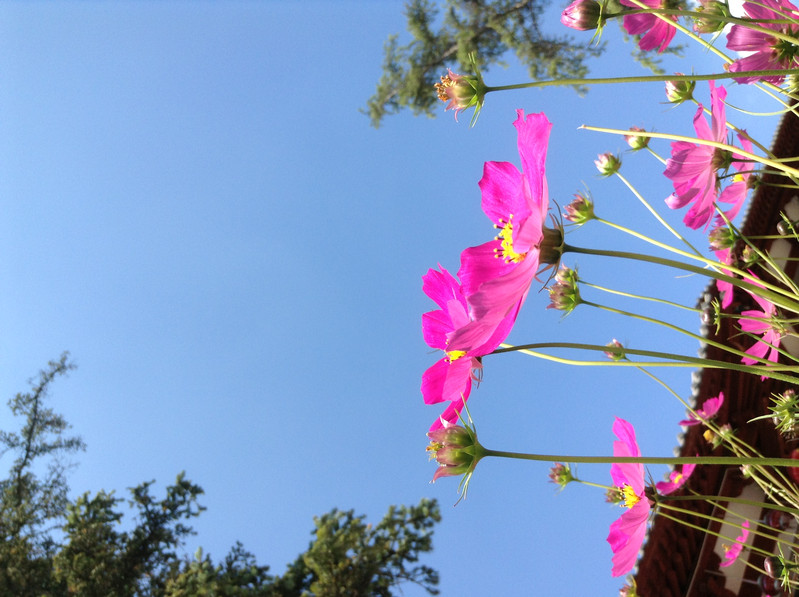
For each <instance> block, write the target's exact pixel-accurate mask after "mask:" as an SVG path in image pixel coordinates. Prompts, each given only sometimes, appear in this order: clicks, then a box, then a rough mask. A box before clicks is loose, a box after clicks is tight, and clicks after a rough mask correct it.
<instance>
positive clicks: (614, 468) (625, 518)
mask: <svg viewBox="0 0 799 597" xmlns="http://www.w3.org/2000/svg"><path fill="white" fill-rule="evenodd" d="M613 433H615V434H616V437H618V438H619V441H616V442H613V455H614V456H640V455H641V450H640V449H639V448H638V444H637V443H636V441H635V430H634V429H633V426H632V425H630V424H629V423H628V422H627V421H625V420H623V419H620V418H618V417H616V421H615V423H613ZM610 476H611V478H612V479H613V484H614V485H615V486H616V487H618V488H619V490H620V491H621V494H622V497H623V499H624V505H625V506H626V507H627V508H628V510H626V511H625V512H624V514H622V515H621V518H619V519H618V520H616V521H614V522H613V523H612V524H611V525H610V534H609V535H608V539H607V541H608V543H609V544H610V548H611V550H613V570H612V573H613V576H623V575H625V574H627V573H628V572H629V571H630V570H632V569H633V566H635V562H636V560H637V559H638V551H639V550H640V549H641V545H642V544H643V542H644V537H645V535H646V523H647V520H648V519H649V511H650V508H651V506H650V505H649V499H648V498H647V497H646V495H644V487H645V483H644V465H643V464H612V465H611V466H610Z"/></svg>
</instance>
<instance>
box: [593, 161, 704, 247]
mask: <svg viewBox="0 0 799 597" xmlns="http://www.w3.org/2000/svg"><path fill="white" fill-rule="evenodd" d="M616 176H617V177H618V178H619V180H621V181H622V182H623V183H624V184H625V185H626V186H627V188H628V189H630V192H632V194H633V195H635V197H636V198H637V199H638V201H640V202H641V203H642V204H643V206H644V207H646V208H647V209H648V210H649V213H651V214H652V215H653V216H654V217H655V219H656V220H657V221H658V222H659V223H660V225H661V226H663V227H664V228H665V229H666V230H668V231H669V232H671V233H672V235H674V236H675V237H677V239H679V240H680V241H682V242H683V244H685V245H686V246H687V247H688V248H689V249H691V251H693V252H694V254H695V255H697V256H698V257H700V258H702V255H701V253H700V252H699V251H697V250H696V248H695V247H694V246H693V245H692V244H691V243H690V242H688V239H686V238H685V237H684V236H683V235H681V234H680V233H679V232H677V231H676V230H675V229H674V228H673V227H672V226H671V224H669V223H668V222H667V221H666V220H664V219H663V216H661V215H660V213H658V212H657V210H655V209H654V208H653V207H652V206H651V205H650V204H649V202H648V201H647V200H646V199H644V196H643V195H641V193H639V192H638V189H636V188H635V187H634V186H633V185H632V183H631V182H630V181H628V180H627V179H626V178H624V176H622V175H621V173H620V172H616ZM596 219H597V220H599V221H600V222H602V223H604V224H606V225H607V226H610V227H612V228H616V230H620V231H621V232H626V233H627V234H630V235H632V236H635V237H636V238H640V239H641V240H643V241H646V242H648V243H650V244H653V245H655V246H659V247H661V248H663V249H666V250H668V251H677V252H680V251H679V250H678V249H675V248H674V247H671V246H670V245H666V244H664V243H660V242H658V241H656V240H654V239H652V238H649V237H648V236H644V235H643V234H641V233H639V232H636V231H635V230H631V229H629V228H625V227H624V226H619V225H618V224H614V223H612V222H609V221H607V220H603V219H602V218H598V217H597V218H596Z"/></svg>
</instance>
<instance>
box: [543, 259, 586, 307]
mask: <svg viewBox="0 0 799 597" xmlns="http://www.w3.org/2000/svg"><path fill="white" fill-rule="evenodd" d="M549 300H550V303H549V305H548V306H547V309H558V310H559V311H563V312H564V314H565V315H568V314H569V313H571V312H572V311H574V308H575V307H576V306H577V305H579V304H580V303H581V302H582V300H581V299H580V289H579V288H578V287H577V271H576V270H573V269H571V268H570V267H566V266H565V265H562V266H561V267H560V269H559V270H558V273H557V274H555V283H554V284H552V286H550V287H549Z"/></svg>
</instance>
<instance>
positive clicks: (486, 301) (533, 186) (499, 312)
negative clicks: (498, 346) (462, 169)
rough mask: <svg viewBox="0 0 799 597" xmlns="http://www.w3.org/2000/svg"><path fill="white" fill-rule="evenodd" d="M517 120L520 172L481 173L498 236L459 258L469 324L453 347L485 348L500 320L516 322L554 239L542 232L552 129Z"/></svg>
mask: <svg viewBox="0 0 799 597" xmlns="http://www.w3.org/2000/svg"><path fill="white" fill-rule="evenodd" d="M516 114H517V118H516V121H515V122H514V123H513V124H514V126H515V127H516V130H517V132H518V147H519V155H520V156H521V161H522V172H519V171H518V170H517V169H516V166H514V165H513V164H511V163H509V162H486V164H485V166H484V168H483V178H482V179H480V183H479V184H480V190H481V191H482V204H483V211H484V212H485V213H486V215H487V216H488V217H489V218H490V219H491V221H492V222H494V226H495V227H496V228H498V229H499V234H498V235H497V237H496V238H495V239H494V240H492V241H489V242H487V243H484V244H482V245H479V246H477V247H470V248H468V249H466V250H465V251H463V253H461V268H460V270H458V277H460V279H461V281H462V283H463V288H464V292H465V293H466V296H467V297H468V303H469V307H470V308H471V311H472V319H473V320H474V321H472V323H470V324H468V325H466V326H464V327H463V328H461V329H459V330H458V331H457V332H455V333H454V334H453V336H452V337H451V338H450V340H451V342H452V345H453V346H461V347H466V349H469V348H471V347H473V346H479V345H481V344H484V343H485V342H486V341H487V340H488V339H489V338H490V336H491V335H492V334H493V333H494V330H495V329H496V328H497V326H498V325H499V323H500V322H501V321H502V320H504V319H505V318H506V317H509V316H511V315H512V316H513V317H515V315H513V314H515V313H517V312H518V310H519V308H520V307H521V305H522V303H523V302H524V300H525V298H526V297H527V293H528V292H529V290H530V285H531V284H532V281H533V280H534V279H535V277H536V274H537V272H538V267H539V262H540V260H541V259H540V258H541V249H542V248H543V246H544V245H545V244H546V243H545V241H546V240H547V239H548V238H549V237H548V233H552V234H554V233H555V231H547V230H545V228H544V219H545V218H546V214H547V209H548V207H549V194H548V191H547V181H546V178H545V176H544V162H545V160H546V155H547V143H548V141H549V132H550V129H551V128H552V124H551V123H550V122H549V121H548V120H547V117H546V116H545V115H544V114H543V113H541V114H528V115H527V116H526V117H525V115H524V111H523V110H517V111H516ZM557 234H560V232H559V231H557ZM550 242H551V241H550Z"/></svg>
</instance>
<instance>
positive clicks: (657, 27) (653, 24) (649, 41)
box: [621, 0, 677, 52]
mask: <svg viewBox="0 0 799 597" xmlns="http://www.w3.org/2000/svg"><path fill="white" fill-rule="evenodd" d="M642 1H643V3H644V4H646V5H647V6H648V7H649V8H670V6H669V2H668V1H666V0H642ZM621 3H622V4H624V5H626V6H630V7H632V8H641V7H640V6H638V5H637V4H635V3H634V2H631V0H621ZM668 18H669V19H670V20H672V21H674V22H675V23H676V22H677V17H676V16H670V17H668ZM624 29H625V31H627V33H629V34H630V35H641V36H642V37H641V39H640V40H639V41H638V47H639V48H641V49H642V50H643V51H644V52H648V51H649V50H654V49H655V48H657V51H658V52H663V50H665V49H666V48H667V47H668V46H669V44H670V43H671V40H672V39H673V38H674V33H675V32H676V31H677V30H676V29H675V28H674V27H673V26H672V25H671V24H670V23H669V22H668V21H664V20H663V19H661V18H660V17H658V16H657V15H655V14H652V13H645V14H630V15H624Z"/></svg>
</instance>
